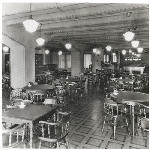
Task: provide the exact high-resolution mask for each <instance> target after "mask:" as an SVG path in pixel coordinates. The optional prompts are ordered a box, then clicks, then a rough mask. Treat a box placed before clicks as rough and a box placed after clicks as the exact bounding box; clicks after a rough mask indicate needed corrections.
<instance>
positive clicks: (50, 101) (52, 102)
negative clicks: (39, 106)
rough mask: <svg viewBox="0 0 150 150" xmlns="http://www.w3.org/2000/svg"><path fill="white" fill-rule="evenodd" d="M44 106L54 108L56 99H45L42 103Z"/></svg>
mask: <svg viewBox="0 0 150 150" xmlns="http://www.w3.org/2000/svg"><path fill="white" fill-rule="evenodd" d="M43 104H44V105H52V106H56V105H57V99H55V98H45V101H44V102H43Z"/></svg>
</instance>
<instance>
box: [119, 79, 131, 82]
mask: <svg viewBox="0 0 150 150" xmlns="http://www.w3.org/2000/svg"><path fill="white" fill-rule="evenodd" d="M117 81H123V82H132V81H133V80H132V79H117Z"/></svg>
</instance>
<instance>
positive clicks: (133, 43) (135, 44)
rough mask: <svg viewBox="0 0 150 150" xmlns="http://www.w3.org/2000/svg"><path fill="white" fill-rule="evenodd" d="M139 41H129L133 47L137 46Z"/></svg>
mask: <svg viewBox="0 0 150 150" xmlns="http://www.w3.org/2000/svg"><path fill="white" fill-rule="evenodd" d="M139 43H140V42H139V41H137V40H134V41H132V42H131V44H132V46H133V47H134V48H137V47H138V46H139Z"/></svg>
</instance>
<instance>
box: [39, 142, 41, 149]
mask: <svg viewBox="0 0 150 150" xmlns="http://www.w3.org/2000/svg"><path fill="white" fill-rule="evenodd" d="M39 149H41V140H40V143H39Z"/></svg>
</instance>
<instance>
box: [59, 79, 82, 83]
mask: <svg viewBox="0 0 150 150" xmlns="http://www.w3.org/2000/svg"><path fill="white" fill-rule="evenodd" d="M59 81H60V82H78V81H79V79H74V78H69V79H59Z"/></svg>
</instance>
